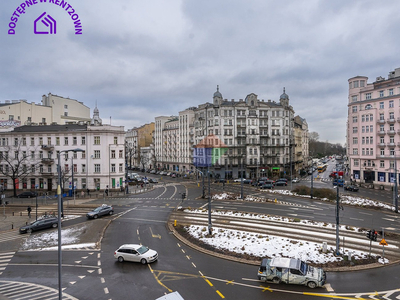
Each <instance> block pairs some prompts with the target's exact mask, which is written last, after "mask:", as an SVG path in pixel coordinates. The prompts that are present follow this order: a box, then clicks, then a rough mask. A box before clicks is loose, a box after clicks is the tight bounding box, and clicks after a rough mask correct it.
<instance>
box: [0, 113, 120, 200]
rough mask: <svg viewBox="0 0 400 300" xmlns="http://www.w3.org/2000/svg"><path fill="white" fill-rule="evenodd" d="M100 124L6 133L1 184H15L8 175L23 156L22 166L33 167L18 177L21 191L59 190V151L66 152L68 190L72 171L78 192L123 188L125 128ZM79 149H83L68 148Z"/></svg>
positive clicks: (0, 153) (0, 147)
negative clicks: (16, 161)
mask: <svg viewBox="0 0 400 300" xmlns="http://www.w3.org/2000/svg"><path fill="white" fill-rule="evenodd" d="M95 112H98V110H97V109H95ZM95 123H96V124H93V125H90V124H84V125H80V124H65V125H26V126H20V127H17V128H15V129H14V130H13V131H9V132H3V133H1V134H0V158H1V159H0V181H1V183H2V184H3V185H4V187H5V188H6V189H9V190H10V189H12V188H13V184H12V182H11V179H10V177H7V176H5V175H6V174H7V173H8V172H9V171H10V164H14V162H15V159H18V160H19V161H20V162H21V167H20V168H21V170H22V169H28V170H29V171H28V172H25V173H24V175H22V176H21V177H20V178H18V179H17V189H32V190H33V189H38V190H41V191H50V192H55V191H56V188H57V181H58V171H57V164H58V154H59V153H60V152H64V153H61V156H60V160H61V170H62V175H63V181H64V191H65V190H66V189H67V190H68V188H69V186H71V185H72V182H71V180H72V170H73V174H74V175H73V177H74V182H75V186H76V189H77V190H81V189H82V190H86V189H87V188H89V189H90V190H95V189H97V190H104V189H105V188H106V187H107V186H108V187H109V188H110V189H120V187H121V186H123V185H124V177H125V168H124V165H125V140H124V139H125V132H124V127H123V126H111V125H102V124H100V123H98V122H95ZM77 148H78V149H81V150H83V152H77V153H74V152H65V151H67V150H73V149H77ZM6 157H9V158H11V159H9V160H6V159H5V158H6ZM21 157H22V158H25V159H22V158H21ZM13 159H14V161H13ZM7 171H8V172H7Z"/></svg>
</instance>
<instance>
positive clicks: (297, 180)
mask: <svg viewBox="0 0 400 300" xmlns="http://www.w3.org/2000/svg"><path fill="white" fill-rule="evenodd" d="M292 182H293V183H297V182H300V179H299V178H297V177H296V178H295V179H293V180H292Z"/></svg>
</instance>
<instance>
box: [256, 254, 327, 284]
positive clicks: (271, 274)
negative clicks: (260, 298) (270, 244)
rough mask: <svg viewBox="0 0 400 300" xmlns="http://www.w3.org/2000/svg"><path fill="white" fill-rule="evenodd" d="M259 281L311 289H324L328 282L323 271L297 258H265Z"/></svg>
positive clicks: (259, 272)
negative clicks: (303, 286) (296, 285)
mask: <svg viewBox="0 0 400 300" xmlns="http://www.w3.org/2000/svg"><path fill="white" fill-rule="evenodd" d="M257 277H258V280H261V281H265V282H267V281H269V282H274V283H281V282H283V283H287V284H300V285H306V286H308V287H309V288H316V287H322V286H323V285H324V284H325V281H326V273H325V271H324V270H323V269H321V268H317V267H312V266H310V265H308V264H307V263H305V262H303V261H301V260H300V259H295V258H284V257H275V258H272V259H269V258H264V259H263V260H262V261H261V265H260V267H259V268H258V272H257Z"/></svg>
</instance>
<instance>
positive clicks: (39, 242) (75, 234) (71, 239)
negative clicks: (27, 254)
mask: <svg viewBox="0 0 400 300" xmlns="http://www.w3.org/2000/svg"><path fill="white" fill-rule="evenodd" d="M85 229H86V226H85V225H83V226H80V227H74V228H66V229H62V230H61V242H62V247H63V249H66V246H67V245H68V246H70V245H71V244H74V243H77V242H79V236H80V235H81V234H82V233H83V231H84V230H85ZM57 246H58V230H55V231H51V232H43V233H36V234H33V235H31V236H29V237H28V238H27V239H26V240H25V242H24V243H23V245H22V250H40V249H41V250H44V249H49V248H51V247H56V248H57Z"/></svg>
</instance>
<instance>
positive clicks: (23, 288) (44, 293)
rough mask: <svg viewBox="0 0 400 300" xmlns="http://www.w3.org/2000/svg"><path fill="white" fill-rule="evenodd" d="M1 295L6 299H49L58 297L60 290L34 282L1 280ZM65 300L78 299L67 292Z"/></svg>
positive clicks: (63, 297) (64, 296) (63, 295)
mask: <svg viewBox="0 0 400 300" xmlns="http://www.w3.org/2000/svg"><path fill="white" fill-rule="evenodd" d="M0 295H2V296H5V297H6V299H30V300H48V299H58V296H59V295H58V290H56V289H53V288H50V287H47V286H44V285H40V284H34V283H28V282H17V281H5V280H0ZM62 299H64V300H78V298H75V297H73V296H71V295H69V294H67V293H65V292H63V294H62Z"/></svg>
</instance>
